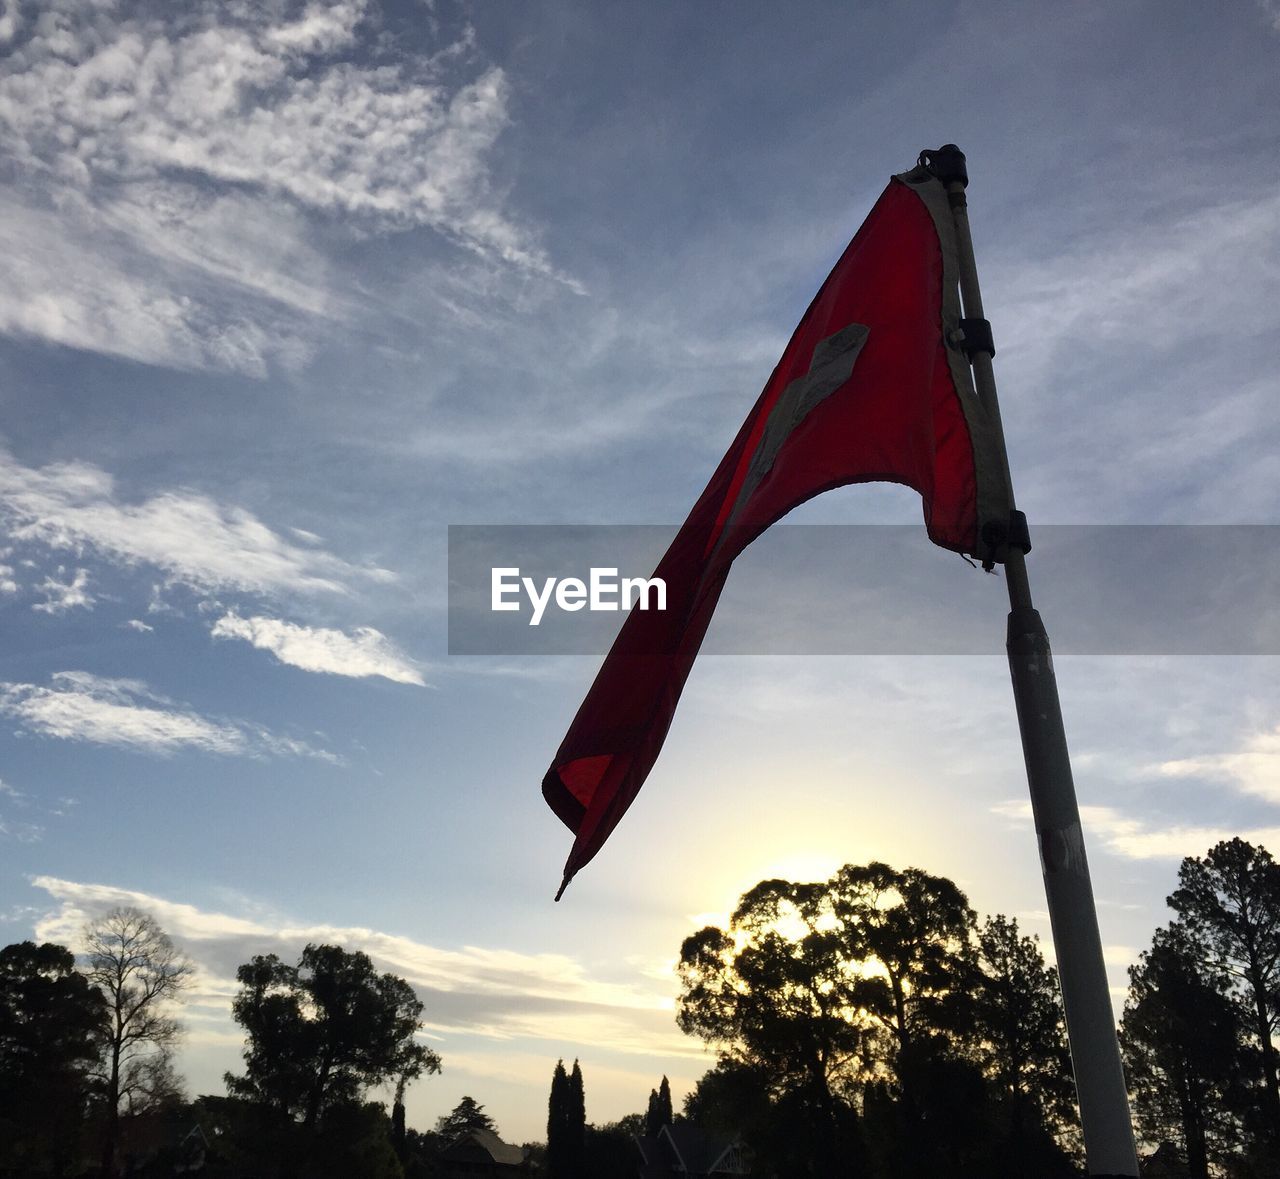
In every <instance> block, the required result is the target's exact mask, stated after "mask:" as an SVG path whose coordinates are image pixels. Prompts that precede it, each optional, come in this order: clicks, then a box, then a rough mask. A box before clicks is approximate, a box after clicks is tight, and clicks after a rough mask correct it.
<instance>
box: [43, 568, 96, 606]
mask: <svg viewBox="0 0 1280 1179" xmlns="http://www.w3.org/2000/svg"><path fill="white" fill-rule="evenodd" d="M66 572H67V571H66V570H65V569H64V568H62V566H59V567H58V576H59V577H63V578H66ZM39 591H40V592H41V593H42V594H44V601H42V602H36V603H35V605H33V606H32V607H31V608H32V609H33V610H38V611H41V612H43V613H45V614H65V613H66V612H67V611H68V610H74V609H75V608H76V607H77V606H79V607H81V608H82V609H85V610H92V609H93V603H94V597H93V595H92V594H91V593H89V571H88V570H87V569H77V570H76V571H75V572H74V573H73V574H72V575H71V577H70V578H67V579H66V580H63V581H59V580H58V577H46V578H45V579H44V581H43V582H41V584H40V586H39Z"/></svg>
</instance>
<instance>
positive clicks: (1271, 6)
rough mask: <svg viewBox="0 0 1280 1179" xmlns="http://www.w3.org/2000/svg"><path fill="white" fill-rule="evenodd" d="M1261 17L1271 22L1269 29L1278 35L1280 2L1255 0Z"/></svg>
mask: <svg viewBox="0 0 1280 1179" xmlns="http://www.w3.org/2000/svg"><path fill="white" fill-rule="evenodd" d="M1257 4H1258V7H1259V8H1260V9H1261V10H1262V15H1263V16H1265V17H1266V18H1267V20H1269V21H1270V22H1271V27H1272V28H1273V29H1275V31H1276V32H1277V33H1280V0H1257Z"/></svg>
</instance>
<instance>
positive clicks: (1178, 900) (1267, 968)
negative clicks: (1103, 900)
mask: <svg viewBox="0 0 1280 1179" xmlns="http://www.w3.org/2000/svg"><path fill="white" fill-rule="evenodd" d="M1169 905H1170V907H1171V908H1172V909H1173V910H1174V911H1175V912H1176V913H1177V914H1178V915H1179V916H1180V917H1181V918H1182V924H1183V926H1184V928H1185V930H1186V934H1187V937H1188V939H1189V941H1190V943H1191V944H1192V945H1194V946H1195V947H1196V948H1197V951H1198V953H1199V955H1200V957H1201V960H1202V961H1203V962H1204V963H1205V964H1206V965H1211V966H1212V967H1213V968H1214V969H1216V970H1220V971H1222V972H1224V973H1225V974H1226V975H1227V976H1228V977H1229V978H1230V979H1231V980H1232V982H1233V984H1234V987H1235V988H1236V989H1237V990H1238V991H1239V993H1240V995H1241V998H1242V1001H1243V1003H1244V1004H1245V1007H1246V1010H1247V1011H1248V1013H1249V1030H1250V1033H1251V1035H1252V1038H1253V1041H1254V1044H1255V1046H1256V1048H1257V1051H1258V1060H1259V1062H1260V1070H1259V1071H1260V1079H1261V1085H1262V1100H1261V1105H1262V1108H1263V1110H1264V1111H1265V1117H1266V1130H1267V1138H1268V1139H1269V1141H1270V1146H1271V1149H1272V1151H1273V1152H1280V1078H1278V1076H1277V1060H1276V1052H1275V1048H1274V1046H1273V1044H1272V1036H1273V1035H1274V1034H1275V1033H1276V1031H1277V1029H1278V1028H1280V865H1277V864H1276V862H1275V861H1274V860H1273V859H1272V857H1271V853H1270V852H1268V851H1267V849H1266V848H1264V847H1254V846H1253V844H1251V843H1247V842H1245V841H1244V840H1243V839H1239V838H1237V839H1229V840H1225V841H1223V842H1221V843H1218V844H1216V845H1215V846H1214V847H1212V848H1210V849H1209V851H1208V853H1207V854H1206V855H1205V856H1204V858H1203V859H1200V858H1197V857H1194V856H1188V857H1187V858H1186V859H1185V860H1183V861H1182V866H1181V867H1180V868H1179V870H1178V888H1177V889H1175V890H1174V892H1173V895H1172V896H1170V897H1169Z"/></svg>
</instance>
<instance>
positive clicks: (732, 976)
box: [676, 880, 868, 1105]
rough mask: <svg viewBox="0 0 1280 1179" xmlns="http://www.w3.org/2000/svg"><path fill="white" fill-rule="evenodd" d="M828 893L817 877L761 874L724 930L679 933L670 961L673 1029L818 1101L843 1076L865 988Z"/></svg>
mask: <svg viewBox="0 0 1280 1179" xmlns="http://www.w3.org/2000/svg"><path fill="white" fill-rule="evenodd" d="M829 900H830V898H829V894H828V891H827V889H826V886H825V885H822V884H793V883H791V882H789V881H785V880H763V881H761V882H760V883H759V884H757V885H756V886H755V887H754V888H752V889H750V890H749V891H748V892H746V893H745V894H744V895H743V896H742V899H741V900H740V901H739V903H738V907H737V908H736V909H735V910H734V912H733V914H732V916H731V918H730V921H729V928H728V929H727V930H724V929H719V928H718V927H716V926H707V927H706V928H705V929H702V930H700V931H699V932H697V933H695V934H692V935H691V936H689V937H687V938H686V939H685V941H684V944H683V945H682V946H681V948H680V961H679V964H678V966H677V970H678V973H679V977H680V983H681V995H680V998H679V1000H678V1004H677V1012H676V1022H677V1024H678V1025H679V1027H680V1029H681V1030H682V1031H684V1032H686V1033H687V1034H689V1035H694V1036H697V1037H699V1038H700V1039H702V1040H704V1041H706V1042H707V1043H708V1044H711V1045H713V1046H715V1047H717V1048H719V1049H720V1051H721V1053H722V1055H723V1056H724V1057H726V1058H728V1059H731V1060H734V1061H736V1062H738V1063H740V1064H743V1065H746V1066H750V1067H752V1068H755V1069H757V1070H759V1071H760V1072H762V1073H763V1074H765V1075H767V1076H769V1077H771V1078H773V1079H774V1083H775V1085H777V1086H778V1087H779V1088H780V1089H781V1088H801V1089H804V1090H805V1091H806V1092H808V1093H809V1094H810V1095H811V1096H812V1098H813V1099H814V1100H815V1101H816V1102H817V1103H818V1104H820V1105H821V1104H826V1105H829V1104H830V1103H831V1101H832V1099H833V1096H834V1094H835V1093H836V1092H837V1091H839V1090H840V1089H842V1088H843V1087H845V1086H846V1085H847V1083H848V1082H849V1081H850V1080H851V1079H852V1076H853V1073H854V1069H855V1066H856V1063H857V1060H858V1057H859V1054H860V1052H861V1051H862V1048H863V1043H864V1037H865V1032H866V1020H865V1017H864V1010H865V996H866V994H867V992H868V982H867V980H866V978H865V977H864V975H863V974H862V973H861V971H860V970H859V968H858V967H859V959H860V957H861V955H860V954H859V953H858V951H857V949H856V948H854V947H850V946H849V945H848V944H847V943H846V941H845V940H844V938H843V936H842V933H841V931H840V930H839V929H838V928H837V927H836V926H835V925H834V923H833V919H832V913H831V908H830V904H829ZM784 998H785V1001H782V1000H783V999H784Z"/></svg>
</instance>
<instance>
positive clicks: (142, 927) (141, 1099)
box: [84, 908, 191, 1177]
mask: <svg viewBox="0 0 1280 1179" xmlns="http://www.w3.org/2000/svg"><path fill="white" fill-rule="evenodd" d="M84 941H85V956H86V959H87V963H88V965H87V968H86V971H85V976H86V978H87V979H88V980H89V982H90V983H91V984H92V985H93V986H96V987H97V988H98V990H99V991H101V993H102V995H103V997H104V999H105V1001H106V1007H107V1032H106V1041H105V1048H104V1051H103V1060H102V1082H103V1086H104V1091H105V1102H106V1118H105V1120H104V1121H105V1125H104V1132H103V1143H102V1174H103V1176H104V1177H109V1176H112V1175H114V1174H115V1155H116V1147H117V1144H118V1142H119V1137H120V1114H121V1112H122V1106H123V1109H124V1112H126V1113H136V1112H139V1111H141V1110H142V1109H144V1108H146V1107H147V1106H149V1105H154V1104H156V1103H157V1102H158V1101H159V1100H161V1099H163V1098H164V1097H167V1096H171V1095H172V1094H173V1093H174V1089H175V1084H176V1078H175V1076H174V1073H173V1063H172V1056H171V1053H172V1049H173V1046H174V1044H175V1043H176V1042H177V1039H178V1036H179V1033H180V1030H181V1029H180V1027H179V1024H178V1022H177V1020H176V1019H174V1018H173V1017H172V1015H170V1013H169V1008H170V1006H171V1005H172V1004H173V1002H174V1001H175V1000H177V999H178V997H179V996H180V994H181V992H182V990H183V988H184V987H185V986H186V984H187V981H188V979H189V978H190V975H191V964H190V963H189V962H188V961H187V959H186V958H185V957H184V956H183V955H182V954H181V953H179V951H178V950H177V948H176V947H175V946H174V944H173V942H172V941H170V940H169V937H168V935H167V934H166V933H165V932H164V931H163V930H162V929H161V928H160V926H159V925H158V924H157V923H156V920H155V918H154V917H152V916H150V915H149V914H147V913H144V912H142V911H141V910H140V909H134V908H117V909H112V910H111V911H110V912H109V913H107V914H106V915H105V916H104V917H101V918H100V919H99V920H97V921H94V922H91V923H90V924H89V925H88V926H86V927H85V931H84Z"/></svg>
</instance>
